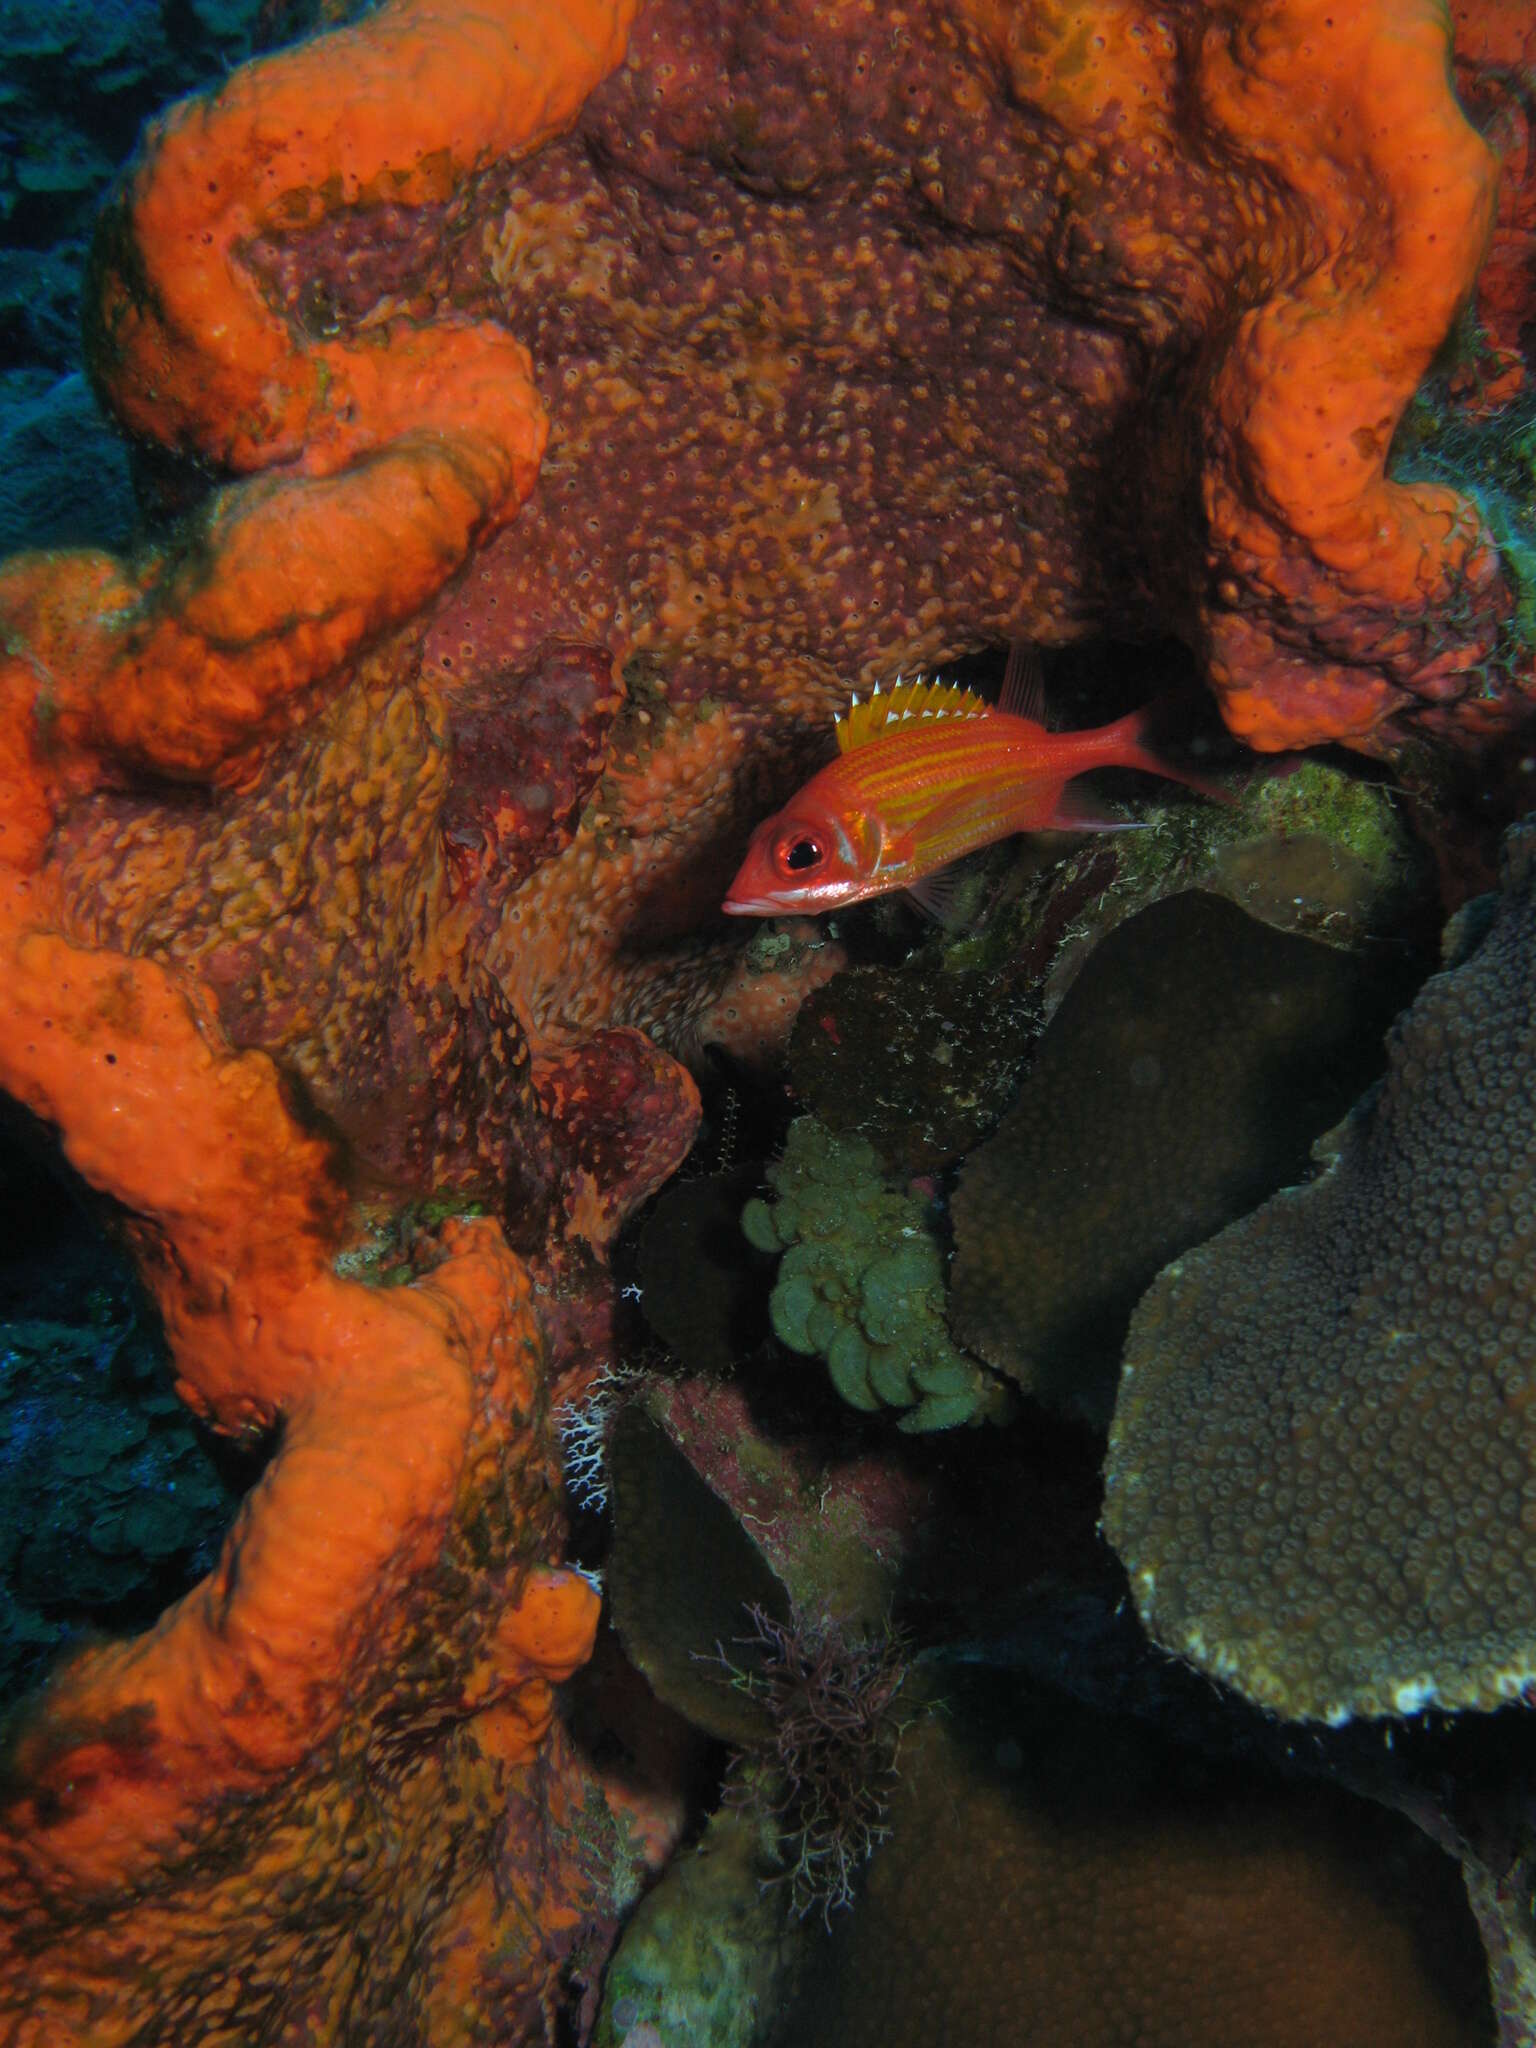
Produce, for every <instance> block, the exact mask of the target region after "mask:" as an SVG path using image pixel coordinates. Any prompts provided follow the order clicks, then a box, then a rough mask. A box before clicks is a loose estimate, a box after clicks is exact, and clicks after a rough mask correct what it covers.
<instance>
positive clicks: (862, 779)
mask: <svg viewBox="0 0 1536 2048" xmlns="http://www.w3.org/2000/svg"><path fill="white" fill-rule="evenodd" d="M1027 666H1028V664H1027V661H1020V660H1019V659H1018V658H1017V657H1016V658H1015V659H1013V660H1011V661H1010V663H1009V669H1010V682H1009V684H1005V689H1004V701H1005V703H1006V702H1008V701H1010V699H1012V700H1013V701H1022V702H1023V703H1025V704H1027V705H1028V706H1029V708H1031V709H1034V708H1038V692H1037V690H1036V689H1034V688H1033V687H1032V686H1031V685H1030V684H1029V683H1028V682H1027V681H1026V682H1022V687H1021V686H1020V685H1021V679H1022V677H1023V675H1024V672H1025V670H1026V669H1027ZM1149 717H1150V713H1149V710H1148V709H1143V710H1141V711H1135V712H1132V713H1131V715H1130V717H1128V718H1119V719H1116V720H1115V722H1114V724H1113V725H1100V726H1095V727H1093V728H1092V730H1090V731H1087V732H1051V731H1050V730H1049V729H1048V728H1047V727H1046V726H1045V725H1043V724H1042V723H1041V722H1040V720H1039V718H1038V717H1031V716H1027V715H1023V713H1022V712H1020V711H1014V710H1005V709H1001V708H999V707H997V706H994V705H991V704H988V703H987V702H986V701H985V699H984V698H981V697H978V696H975V695H974V694H973V693H972V692H971V691H969V690H964V689H961V688H959V687H958V686H956V685H954V684H948V683H939V682H933V683H925V682H922V681H917V682H913V683H903V682H900V681H898V682H897V684H896V686H895V688H894V689H890V690H885V691H880V690H878V689H877V690H876V692H875V694H874V696H873V697H871V698H870V699H869V700H868V701H867V702H865V703H863V704H861V703H860V702H859V700H858V699H857V697H855V699H854V701H853V705H852V708H851V709H850V710H849V711H848V713H847V714H846V716H844V717H842V718H840V719H838V721H837V744H838V748H839V753H838V757H837V759H836V760H835V761H832V762H830V763H829V764H828V766H827V767H825V768H823V769H822V770H821V772H820V773H819V774H817V775H814V776H812V778H811V780H810V781H809V782H808V783H807V784H806V785H805V787H804V789H802V790H801V791H800V793H799V795H798V796H796V797H795V798H794V799H793V800H792V801H791V802H790V803H788V804H786V805H785V807H784V809H783V810H782V811H779V812H777V813H776V814H775V815H774V816H773V817H771V818H768V819H767V820H765V821H764V823H763V824H761V825H759V826H758V828H757V830H756V832H754V833H753V835H752V843H751V845H750V846H749V847H748V849H747V857H746V859H745V860H744V861H743V862H742V864H741V869H740V871H739V873H738V874H737V876H736V879H735V881H734V882H732V884H731V888H730V894H729V895H728V896H727V897H726V899H725V903H724V906H723V907H724V908H725V909H726V910H728V911H731V912H732V913H733V914H735V915H736V916H738V917H778V916H782V915H785V914H792V913H799V914H800V915H806V914H814V913H816V912H817V911H822V910H836V909H839V908H841V907H842V906H843V905H844V904H848V903H861V902H863V901H864V899H865V898H866V897H869V896H883V895H885V894H886V892H887V891H888V890H891V889H910V888H912V887H913V885H914V884H921V883H924V882H925V881H926V880H927V879H928V878H930V877H933V876H935V875H936V874H937V873H938V871H939V870H940V869H943V868H947V867H948V866H949V864H950V863H951V862H952V861H957V860H960V859H962V858H963V857H964V856H965V855H966V854H968V853H973V852H975V851H976V849H977V848H978V847H982V846H989V845H991V843H992V842H993V841H994V840H996V839H1005V838H1007V837H1008V835H1009V834H1010V833H1014V832H1045V831H1067V832H1078V831H1102V830H1106V829H1113V828H1114V827H1116V826H1118V825H1121V824H1122V823H1123V821H1122V820H1119V819H1115V818H1109V817H1106V816H1104V814H1103V813H1102V811H1101V810H1099V809H1097V808H1096V807H1094V806H1092V805H1091V804H1084V803H1083V802H1081V801H1080V800H1079V799H1078V798H1077V797H1075V796H1074V794H1073V793H1072V792H1070V791H1069V790H1068V789H1067V787H1066V785H1067V784H1068V783H1069V782H1071V781H1072V779H1073V778H1074V777H1075V776H1078V775H1086V774H1087V773H1088V772H1089V771H1090V770H1091V769H1095V768H1142V769H1145V770H1146V771H1147V772H1148V773H1149V774H1152V775H1163V776H1167V777H1168V778H1169V779H1170V780H1172V781H1174V782H1183V783H1187V784H1188V785H1189V786H1190V787H1191V788H1193V789H1198V790H1200V791H1201V792H1202V794H1204V795H1206V796H1211V797H1215V798H1217V799H1218V800H1219V801H1224V802H1230V801H1231V798H1230V797H1229V795H1228V793H1227V792H1226V791H1225V790H1223V789H1220V788H1218V787H1216V786H1215V785H1213V784H1211V783H1209V782H1207V781H1205V780H1204V779H1203V778H1202V777H1200V776H1197V775H1192V774H1190V773H1189V772H1188V771H1187V770H1185V769H1183V768H1178V767H1175V766H1173V765H1172V764H1171V763H1169V762H1168V761H1165V760H1164V759H1163V758H1162V756H1161V755H1159V754H1157V753H1155V752H1154V751H1153V750H1152V749H1151V748H1150V747H1149V746H1148V744H1147V741H1146V728H1147V725H1148V722H1149ZM918 894H919V897H920V898H921V897H922V895H923V891H922V890H921V889H919V891H918Z"/></svg>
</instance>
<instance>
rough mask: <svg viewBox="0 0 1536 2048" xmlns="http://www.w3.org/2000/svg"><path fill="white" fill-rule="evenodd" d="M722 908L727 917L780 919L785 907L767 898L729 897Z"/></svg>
mask: <svg viewBox="0 0 1536 2048" xmlns="http://www.w3.org/2000/svg"><path fill="white" fill-rule="evenodd" d="M720 908H721V909H722V910H723V911H724V912H725V914H726V916H727V917H778V916H779V915H780V914H781V913H782V911H783V909H784V906H783V904H782V903H770V902H769V901H768V899H767V897H766V896H727V897H726V899H725V901H724V902H723V903H722V904H721V906H720Z"/></svg>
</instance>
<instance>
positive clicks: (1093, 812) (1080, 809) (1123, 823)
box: [1039, 789, 1147, 832]
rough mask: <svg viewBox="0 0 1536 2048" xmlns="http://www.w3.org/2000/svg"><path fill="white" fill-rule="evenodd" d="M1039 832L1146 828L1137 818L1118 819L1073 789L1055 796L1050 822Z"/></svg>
mask: <svg viewBox="0 0 1536 2048" xmlns="http://www.w3.org/2000/svg"><path fill="white" fill-rule="evenodd" d="M1039 829H1040V830H1041V831H1044V832H1144V831H1146V829H1147V827H1146V824H1145V821H1144V820H1142V819H1140V818H1117V817H1116V816H1115V815H1114V814H1113V812H1111V811H1106V810H1105V809H1104V807H1103V805H1102V804H1101V803H1098V802H1096V801H1095V800H1094V798H1093V797H1091V796H1089V795H1088V794H1087V792H1086V791H1084V792H1082V793H1081V794H1079V792H1078V791H1076V790H1073V789H1064V790H1062V791H1061V792H1060V794H1059V795H1058V796H1057V798H1056V802H1055V804H1054V806H1053V807H1052V810H1051V815H1050V817H1049V819H1048V820H1047V822H1046V823H1045V824H1044V825H1043V826H1041V827H1040V828H1039Z"/></svg>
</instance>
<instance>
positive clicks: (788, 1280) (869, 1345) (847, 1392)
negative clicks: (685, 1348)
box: [741, 1117, 1007, 1430]
mask: <svg viewBox="0 0 1536 2048" xmlns="http://www.w3.org/2000/svg"><path fill="white" fill-rule="evenodd" d="M768 1179H769V1182H770V1184H771V1185H772V1187H773V1190H774V1193H775V1195H776V1196H777V1198H778V1199H777V1200H776V1201H775V1202H774V1203H772V1204H769V1203H767V1202H765V1201H762V1200H758V1199H754V1200H753V1201H750V1202H748V1204H747V1206H746V1208H745V1209H744V1210H743V1211H742V1217H741V1227H742V1229H743V1231H744V1232H745V1233H746V1236H747V1238H748V1241H749V1242H750V1243H752V1244H754V1245H756V1246H757V1248H758V1249H759V1250H760V1251H769V1252H774V1251H779V1252H782V1253H783V1255H784V1256H783V1258H782V1259H781V1260H780V1263H779V1277H778V1282H777V1284H776V1285H775V1287H774V1290H773V1296H772V1299H771V1301H770V1303H769V1313H770V1316H771V1318H772V1321H773V1327H774V1331H775V1334H776V1335H777V1336H778V1338H779V1341H780V1342H781V1343H783V1344H786V1345H788V1347H789V1349H790V1350H791V1351H800V1352H804V1353H806V1354H807V1355H808V1356H820V1357H822V1358H824V1359H825V1360H826V1362H827V1370H828V1372H829V1373H830V1374H831V1376H832V1384H833V1386H834V1387H836V1389H837V1391H838V1393H839V1394H841V1396H842V1397H843V1399H844V1400H845V1401H846V1402H847V1403H848V1405H849V1406H850V1407H851V1408H862V1409H864V1410H866V1411H868V1412H871V1413H873V1412H874V1411H875V1410H877V1409H880V1408H904V1409H906V1411H907V1412H906V1414H905V1415H903V1416H902V1418H901V1421H900V1422H899V1424H898V1425H897V1427H898V1428H900V1429H904V1430H930V1429H952V1428H953V1427H954V1426H955V1425H956V1424H957V1423H961V1422H982V1421H986V1420H994V1421H995V1420H997V1419H998V1418H999V1417H1000V1416H1001V1415H1002V1413H1003V1412H1004V1406H1005V1403H1006V1400H1007V1395H1006V1392H1005V1390H1004V1389H1003V1388H1002V1386H1001V1385H1000V1383H999V1382H998V1381H996V1380H994V1379H993V1378H992V1377H991V1375H990V1374H989V1373H987V1372H986V1371H984V1370H983V1368H982V1367H981V1366H979V1365H977V1364H976V1362H975V1361H974V1360H973V1359H970V1358H967V1357H966V1356H965V1354H964V1353H963V1352H961V1351H957V1350H956V1349H955V1347H954V1345H953V1344H952V1343H951V1342H950V1340H949V1333H948V1331H947V1330H946V1329H945V1327H944V1278H943V1272H942V1268H941V1266H940V1261H939V1248H938V1245H937V1244H936V1243H935V1242H934V1240H933V1237H932V1236H931V1235H930V1233H929V1231H928V1229H927V1227H926V1225H925V1223H924V1220H923V1204H922V1202H921V1201H920V1200H919V1199H918V1198H917V1197H915V1196H913V1195H909V1194H906V1193H904V1192H897V1191H896V1190H894V1189H892V1188H891V1187H889V1186H888V1185H887V1183H886V1181H885V1179H884V1178H883V1176H882V1173H881V1169H880V1160H879V1156H878V1155H877V1153H876V1152H875V1150H874V1147H873V1146H872V1145H869V1144H866V1143H865V1141H864V1140H863V1139H862V1138H838V1137H834V1136H833V1135H832V1133H831V1132H830V1131H828V1130H827V1129H826V1128H825V1126H823V1125H822V1124H820V1123H818V1122H817V1120H816V1119H815V1118H814V1117H801V1118H799V1119H798V1120H797V1121H796V1122H795V1123H793V1124H791V1125H790V1129H789V1141H788V1143H787V1145H786V1147H785V1150H784V1157H783V1158H782V1159H781V1160H780V1161H779V1162H778V1164H777V1165H776V1166H771V1167H770V1168H769V1169H768Z"/></svg>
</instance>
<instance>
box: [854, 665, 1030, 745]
mask: <svg viewBox="0 0 1536 2048" xmlns="http://www.w3.org/2000/svg"><path fill="white" fill-rule="evenodd" d="M991 708H992V707H991V705H990V704H988V703H987V702H986V701H985V699H984V698H981V697H978V696H977V695H976V693H975V691H974V690H965V689H962V688H961V687H960V685H959V684H958V683H940V682H933V683H925V682H924V681H923V680H922V678H921V677H918V678H917V679H916V680H915V681H913V682H910V683H907V682H902V681H899V680H898V681H897V682H896V683H895V684H894V685H893V686H892V687H891V688H890V689H889V690H881V689H879V688H877V689H876V690H875V693H874V695H873V696H872V697H869V698H866V700H865V701H864V702H863V703H862V704H861V703H860V702H859V700H858V698H857V697H855V698H854V700H853V702H852V703H851V704H850V705H849V707H848V709H847V710H846V711H845V712H844V713H843V715H842V717H841V718H840V719H839V720H838V721H837V745H838V751H839V752H840V753H844V754H847V753H851V752H852V750H853V749H854V748H855V747H862V746H866V745H867V744H868V743H869V741H871V740H875V739H879V738H880V737H881V736H882V734H885V733H889V732H892V731H894V730H895V729H896V728H897V727H900V726H910V725H916V724H926V723H928V722H929V721H931V720H934V719H940V718H982V717H985V716H986V714H987V713H988V712H989V711H990V710H991Z"/></svg>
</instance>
